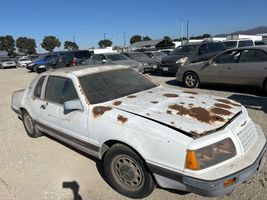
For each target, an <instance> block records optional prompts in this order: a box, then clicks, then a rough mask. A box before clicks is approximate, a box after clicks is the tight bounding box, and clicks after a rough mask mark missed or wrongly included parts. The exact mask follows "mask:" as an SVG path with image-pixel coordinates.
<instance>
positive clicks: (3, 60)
mask: <svg viewBox="0 0 267 200" xmlns="http://www.w3.org/2000/svg"><path fill="white" fill-rule="evenodd" d="M8 61H12V60H11V59H9V58H6V59H2V60H1V62H8Z"/></svg>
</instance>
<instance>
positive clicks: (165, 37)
mask: <svg viewBox="0 0 267 200" xmlns="http://www.w3.org/2000/svg"><path fill="white" fill-rule="evenodd" d="M164 40H168V41H170V42H172V39H171V37H169V36H164Z"/></svg>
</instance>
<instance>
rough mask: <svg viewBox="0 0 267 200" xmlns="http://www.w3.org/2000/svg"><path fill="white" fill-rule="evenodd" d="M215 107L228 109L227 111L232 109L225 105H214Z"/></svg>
mask: <svg viewBox="0 0 267 200" xmlns="http://www.w3.org/2000/svg"><path fill="white" fill-rule="evenodd" d="M214 106H215V107H219V108H226V109H231V108H232V107H231V106H229V105H227V104H223V103H215V104H214Z"/></svg>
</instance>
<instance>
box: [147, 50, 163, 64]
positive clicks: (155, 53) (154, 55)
mask: <svg viewBox="0 0 267 200" xmlns="http://www.w3.org/2000/svg"><path fill="white" fill-rule="evenodd" d="M143 53H144V54H145V55H147V56H149V57H150V58H152V59H155V60H157V61H159V62H160V61H161V59H162V58H163V57H164V56H167V54H166V53H163V52H161V51H144V52H143Z"/></svg>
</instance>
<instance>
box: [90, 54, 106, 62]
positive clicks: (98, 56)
mask: <svg viewBox="0 0 267 200" xmlns="http://www.w3.org/2000/svg"><path fill="white" fill-rule="evenodd" d="M92 59H93V60H97V61H102V60H103V59H105V57H104V56H103V55H102V54H96V55H93V57H92Z"/></svg>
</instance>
